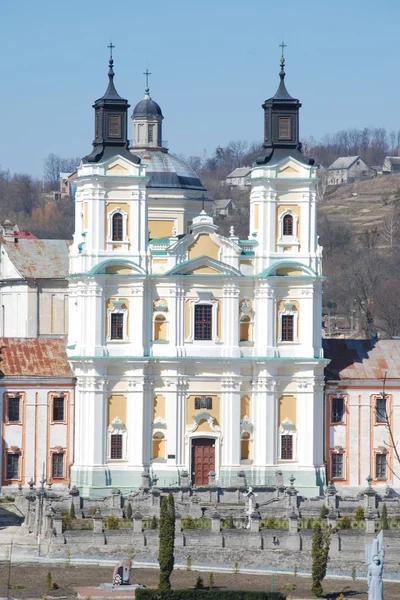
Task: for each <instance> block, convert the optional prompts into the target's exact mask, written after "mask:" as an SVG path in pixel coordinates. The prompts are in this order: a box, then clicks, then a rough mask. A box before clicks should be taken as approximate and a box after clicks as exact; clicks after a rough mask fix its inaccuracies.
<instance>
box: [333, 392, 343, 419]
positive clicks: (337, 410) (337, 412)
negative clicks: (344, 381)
mask: <svg viewBox="0 0 400 600" xmlns="http://www.w3.org/2000/svg"><path fill="white" fill-rule="evenodd" d="M343 415H344V400H343V398H332V414H331V423H343Z"/></svg>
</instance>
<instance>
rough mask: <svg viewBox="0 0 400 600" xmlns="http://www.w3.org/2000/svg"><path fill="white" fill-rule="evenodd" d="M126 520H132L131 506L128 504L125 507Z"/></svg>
mask: <svg viewBox="0 0 400 600" xmlns="http://www.w3.org/2000/svg"><path fill="white" fill-rule="evenodd" d="M126 518H127V519H129V520H131V519H132V504H131V503H130V502H128V504H127V507H126Z"/></svg>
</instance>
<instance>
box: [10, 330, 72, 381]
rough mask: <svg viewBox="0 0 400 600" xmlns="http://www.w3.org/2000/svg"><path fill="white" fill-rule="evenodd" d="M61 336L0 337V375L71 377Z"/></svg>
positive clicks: (64, 343)
mask: <svg viewBox="0 0 400 600" xmlns="http://www.w3.org/2000/svg"><path fill="white" fill-rule="evenodd" d="M65 345H66V342H65V339H61V338H52V339H49V338H4V337H3V338H0V378H2V377H17V376H23V377H73V374H72V371H71V368H70V366H69V363H68V360H67V353H66V349H65Z"/></svg>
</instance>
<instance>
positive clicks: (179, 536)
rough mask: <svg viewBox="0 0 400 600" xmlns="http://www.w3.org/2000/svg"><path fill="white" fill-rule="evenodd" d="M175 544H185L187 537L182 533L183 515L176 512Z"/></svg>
mask: <svg viewBox="0 0 400 600" xmlns="http://www.w3.org/2000/svg"><path fill="white" fill-rule="evenodd" d="M175 545H176V546H184V545H185V538H184V537H183V533H182V517H181V515H180V514H179V513H175Z"/></svg>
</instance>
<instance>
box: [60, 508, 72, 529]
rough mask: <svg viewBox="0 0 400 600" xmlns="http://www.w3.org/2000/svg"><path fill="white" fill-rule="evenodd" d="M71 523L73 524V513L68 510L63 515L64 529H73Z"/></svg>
mask: <svg viewBox="0 0 400 600" xmlns="http://www.w3.org/2000/svg"><path fill="white" fill-rule="evenodd" d="M71 525H72V522H71V515H70V514H69V511H68V512H66V513H65V514H64V515H63V518H62V530H63V531H66V530H68V529H72V527H71Z"/></svg>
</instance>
